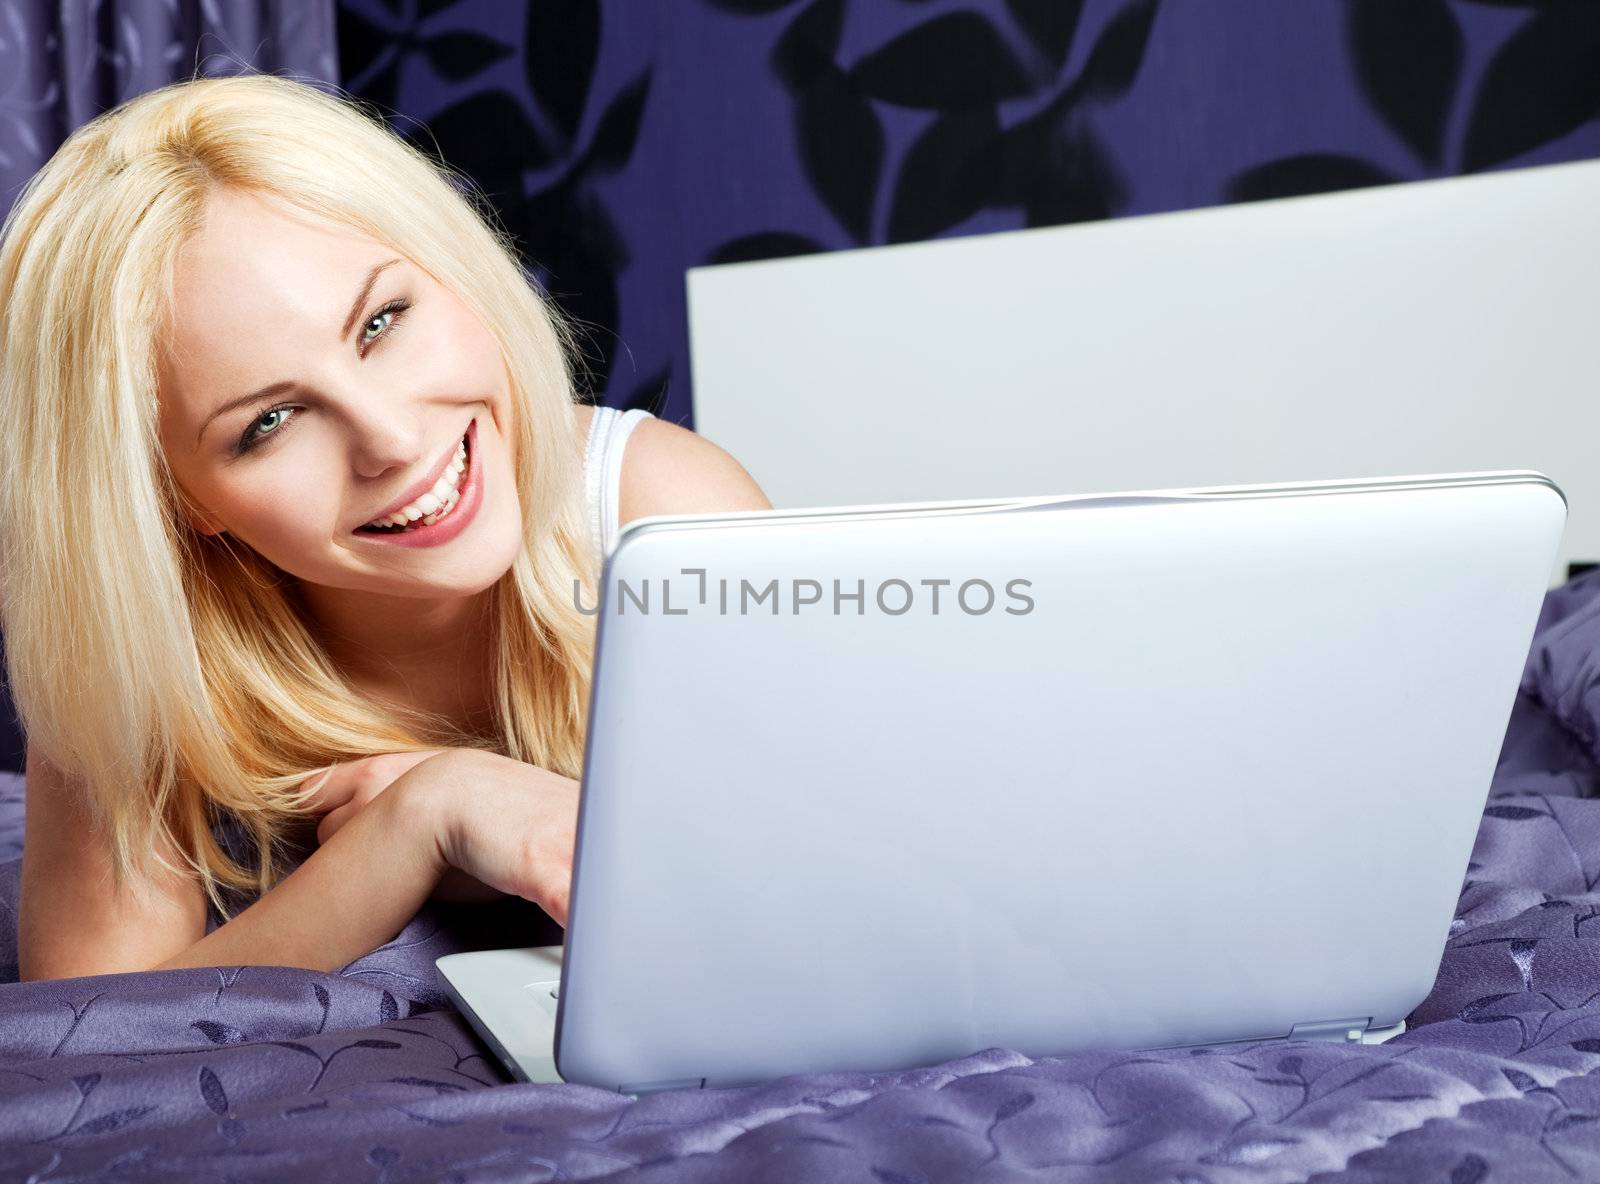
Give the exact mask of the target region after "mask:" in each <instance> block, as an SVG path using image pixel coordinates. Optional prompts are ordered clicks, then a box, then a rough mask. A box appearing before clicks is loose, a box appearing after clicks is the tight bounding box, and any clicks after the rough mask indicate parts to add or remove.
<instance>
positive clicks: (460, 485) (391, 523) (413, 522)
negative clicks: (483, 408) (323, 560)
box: [353, 419, 483, 547]
mask: <svg viewBox="0 0 1600 1184" xmlns="http://www.w3.org/2000/svg"><path fill="white" fill-rule="evenodd" d="M477 431H478V421H477V420H476V419H474V420H473V421H472V422H471V423H470V424H468V425H467V431H466V435H464V436H463V437H462V438H461V440H460V441H459V442H458V444H457V447H456V451H455V452H453V453H452V454H451V456H450V457H449V458H448V459H447V460H446V462H445V464H444V465H443V467H442V469H441V471H440V473H439V474H438V476H437V478H436V479H435V481H434V482H433V484H432V485H430V486H427V487H426V488H425V489H424V491H423V492H422V493H420V494H415V493H414V492H413V494H410V495H407V497H406V498H404V499H402V500H401V502H400V503H399V505H398V506H397V507H396V508H394V509H393V510H392V511H391V512H389V513H387V514H385V515H382V516H380V519H379V520H378V521H374V522H368V523H366V524H364V525H362V526H359V527H357V528H356V529H355V531H354V532H353V533H354V534H355V535H356V536H357V537H358V538H361V539H365V540H369V541H371V542H375V543H386V544H392V545H398V546H402V547H437V546H440V545H442V544H444V543H448V542H449V541H450V540H451V539H453V538H455V537H456V536H457V535H458V534H460V533H461V532H462V531H463V530H465V529H466V528H467V527H468V526H469V525H471V523H472V519H473V517H474V516H475V515H476V513H477V510H478V507H479V505H481V504H482V502H483V476H482V473H483V466H482V465H481V464H474V463H473V453H474V451H475V450H474V447H473V445H474V444H475V443H476V441H477ZM399 519H405V523H404V525H402V524H401V523H400V521H399ZM379 522H382V524H381V525H380V524H379Z"/></svg>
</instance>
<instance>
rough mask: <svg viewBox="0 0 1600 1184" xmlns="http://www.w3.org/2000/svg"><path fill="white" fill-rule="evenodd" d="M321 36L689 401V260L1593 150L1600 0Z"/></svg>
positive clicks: (443, 5)
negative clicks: (686, 287)
mask: <svg viewBox="0 0 1600 1184" xmlns="http://www.w3.org/2000/svg"><path fill="white" fill-rule="evenodd" d="M338 38H339V44H340V69H341V77H342V80H343V84H344V85H345V86H346V87H347V88H348V89H349V90H351V91H353V92H355V93H357V94H359V95H361V96H363V97H365V98H368V99H371V100H373V101H375V102H377V103H378V104H380V105H381V106H382V107H383V108H384V109H385V110H386V111H387V112H389V113H390V114H391V116H392V121H393V123H394V125H395V126H396V128H397V129H398V130H400V131H402V132H403V133H404V134H406V135H407V136H409V137H411V138H413V139H414V140H416V141H417V142H418V143H420V144H423V145H424V146H427V147H429V148H430V150H434V151H437V152H439V153H441V154H442V155H443V156H444V157H445V159H447V160H448V161H449V162H450V163H451V164H453V165H455V166H457V167H460V168H462V169H464V170H466V171H467V172H468V173H470V174H471V175H472V176H473V177H474V178H476V180H477V181H478V183H479V184H481V185H482V187H483V188H484V189H485V191H486V192H487V193H488V194H489V196H490V197H491V198H492V200H493V202H494V204H495V206H496V208H497V209H498V211H499V213H500V216H501V218H502V220H503V221H504V222H505V224H506V226H507V227H508V228H509V229H510V230H511V231H512V232H513V233H514V234H515V235H516V236H517V238H518V240H519V242H520V244H521V246H522V248H523V250H524V252H525V258H526V261H527V262H528V263H529V265H530V266H531V268H532V270H533V271H534V273H535V274H536V275H538V276H539V277H540V279H541V280H542V281H543V282H544V283H545V284H546V285H547V287H548V289H549V290H550V291H551V292H552V293H553V294H554V295H555V296H556V298H557V299H558V300H559V301H560V303H561V304H562V306H563V307H565V308H566V309H567V310H568V311H569V312H570V313H571V314H573V315H574V316H576V317H577V318H579V319H580V320H581V321H582V322H583V323H584V325H585V326H586V329H587V340H588V351H589V362H590V369H591V385H592V394H593V395H594V397H596V398H598V399H600V400H601V401H603V402H606V403H610V404H613V405H617V406H644V407H648V408H650V409H651V410H653V411H655V412H656V413H658V414H661V415H664V416H666V417H668V418H671V419H673V420H675V421H677V422H682V423H688V424H691V425H692V423H693V416H692V405H691V392H690V389H689V366H688V343H687V320H686V308H685V299H684V278H683V273H684V270H685V269H686V268H688V267H692V266H695V265H698V264H704V263H713V262H726V261H735V260H745V259H758V258H770V257H776V256H780V255H792V254H800V253H806V252H813V251H825V250H837V249H841V248H849V247H859V246H866V245H872V244H880V243H895V242H909V241H915V240H922V239H929V238H937V237H942V236H946V235H960V234H980V233H986V232H993V231H1002V230H1011V229H1017V228H1021V227H1029V226H1043V225H1050V224H1057V223H1065V222H1077V221H1083V220H1086V219H1094V218H1107V217H1119V216H1125V215H1130V214H1143V213H1152V212H1157V211H1163V210H1174V209H1185V208H1192V207H1197V206H1208V205H1216V204H1221V203H1227V202H1238V201H1250V200H1255V199H1260V198H1268V197H1276V196H1285V195H1291V194H1302V193H1315V192H1322V191H1327V190H1334V189H1344V188H1350V187H1354V186H1361V185H1375V184H1383V183H1387V182H1392V181H1407V180H1419V179H1423V178H1428V177H1439V176H1450V175H1455V174H1461V173H1471V172H1478V171H1482V170H1486V169H1496V168H1503V167H1517V166H1526V165H1532V164H1541V163H1550V162H1555V161H1562V160H1572V159H1580V158H1586V157H1592V156H1600V121H1597V118H1596V117H1597V115H1600V3H1573V2H1567V3H1543V4H1540V3H1532V2H1529V0H1521V2H1519V0H1294V2H1293V3H1286V2H1284V0H1212V2H1210V3H1198V2H1195V0H1188V2H1186V3H1184V2H1179V0H968V2H965V3H961V2H954V0H850V2H847V0H533V2H531V3H527V4H512V3H501V2H498V0H340V3H339V5H338ZM751 397H752V398H759V397H760V392H759V391H753V392H751Z"/></svg>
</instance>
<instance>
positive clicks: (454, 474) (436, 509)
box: [367, 441, 467, 526]
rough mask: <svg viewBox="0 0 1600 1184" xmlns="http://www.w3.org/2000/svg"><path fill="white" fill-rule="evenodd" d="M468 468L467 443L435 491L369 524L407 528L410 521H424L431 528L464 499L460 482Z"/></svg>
mask: <svg viewBox="0 0 1600 1184" xmlns="http://www.w3.org/2000/svg"><path fill="white" fill-rule="evenodd" d="M466 469H467V445H466V442H465V441H462V442H461V443H458V444H457V445H456V454H455V456H454V457H453V458H452V459H451V461H450V463H449V464H448V465H446V466H445V470H444V472H443V473H442V474H440V476H439V479H438V480H437V481H435V482H434V484H433V488H432V489H430V490H429V491H428V492H427V493H425V494H423V495H422V496H421V497H419V498H418V499H417V500H416V501H414V502H412V503H411V504H410V505H408V506H406V507H405V508H404V509H401V510H396V511H395V512H394V513H393V514H390V515H389V516H388V517H387V518H377V519H374V520H373V521H372V522H369V523H368V524H367V525H369V526H404V525H406V524H407V523H409V522H416V521H417V520H418V519H420V520H421V521H422V524H423V525H424V526H432V525H433V524H434V523H435V522H437V521H438V520H439V519H440V518H443V517H444V516H445V515H446V514H447V513H449V512H450V509H451V508H452V507H453V506H454V505H455V504H456V503H457V502H458V501H460V500H461V490H460V489H458V488H457V486H458V485H459V484H460V483H461V475H462V474H463V473H464V472H466Z"/></svg>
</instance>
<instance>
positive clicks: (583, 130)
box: [339, 0, 652, 398]
mask: <svg viewBox="0 0 1600 1184" xmlns="http://www.w3.org/2000/svg"><path fill="white" fill-rule="evenodd" d="M457 3H459V0H447V2H445V3H439V4H435V5H432V6H428V5H422V6H418V7H416V8H414V9H412V10H411V11H410V12H407V11H405V8H404V6H399V5H396V6H391V7H390V8H389V9H388V10H387V12H384V11H383V10H378V9H374V8H371V7H365V8H363V9H362V10H361V11H360V12H357V11H355V10H354V9H353V8H352V7H351V6H349V5H341V6H340V9H339V14H340V15H339V20H340V25H339V34H340V39H341V52H342V54H343V57H344V60H345V62H346V65H347V68H348V70H349V73H350V77H351V82H350V86H351V89H352V90H354V91H356V92H357V93H359V94H361V95H362V96H363V97H364V98H370V99H375V100H376V101H377V102H378V103H380V104H381V105H382V106H383V107H384V108H386V109H388V108H393V107H394V106H395V89H394V88H395V86H396V82H397V78H398V69H399V64H400V62H401V60H402V58H404V57H405V56H406V55H415V54H420V55H422V57H424V58H425V59H426V61H427V62H428V64H429V66H430V68H431V69H433V70H434V71H435V73H437V74H438V75H439V76H440V77H441V78H443V79H444V80H445V81H446V82H448V83H450V84H452V85H454V86H456V87H457V88H458V89H459V91H460V93H459V95H458V97H456V98H455V99H454V101H452V102H450V103H449V104H447V105H446V106H445V107H444V108H443V109H442V110H440V111H438V112H437V113H435V114H432V115H430V116H429V118H428V120H427V121H426V123H425V124H422V125H418V126H415V127H412V126H406V125H404V124H401V125H399V126H397V127H396V130H397V131H399V132H400V133H401V134H402V135H404V136H406V137H407V138H408V139H411V140H412V141H413V142H415V143H416V144H417V145H418V147H420V148H422V149H423V150H424V151H426V152H428V153H429V154H430V155H433V156H435V157H436V158H438V159H440V160H442V161H443V162H444V163H445V164H447V165H448V166H450V167H451V168H452V169H454V170H456V171H457V172H459V173H461V174H463V175H464V176H466V177H467V178H469V179H470V181H471V182H472V184H473V185H475V186H476V188H477V189H479V190H480V191H481V192H482V193H483V195H484V196H485V197H486V198H487V199H488V200H489V202H490V203H491V204H492V206H493V207H494V211H495V214H496V216H497V218H498V219H499V221H500V223H501V224H502V225H503V226H505V227H506V229H507V230H508V231H510V233H511V234H512V236H513V238H514V239H515V240H516V242H517V244H518V247H519V249H520V251H521V252H522V255H523V258H524V262H525V264H526V265H527V267H528V269H529V272H530V276H531V278H533V279H535V280H536V281H538V282H539V283H541V284H542V285H543V286H544V288H545V289H546V290H547V291H548V292H549V293H550V295H551V297H552V299H553V300H554V301H555V302H556V303H557V305H559V306H560V308H561V309H562V311H563V312H565V313H566V314H567V316H568V317H569V319H570V320H571V321H572V322H573V324H574V327H575V329H576V330H577V334H578V338H579V340H580V343H581V344H582V347H583V354H584V356H583V359H582V361H583V364H584V367H585V368H586V371H587V372H586V373H580V375H579V395H580V397H585V398H592V397H593V395H594V394H595V392H598V391H603V390H604V389H605V387H606V384H607V381H608V379H609V376H610V372H611V368H612V365H613V363H614V361H615V356H616V351H617V330H618V326H619V323H620V320H621V314H620V309H619V300H618V295H617V283H618V277H619V275H620V274H621V272H622V271H623V270H625V269H626V267H627V266H628V263H629V261H630V252H629V250H628V247H627V243H626V241H625V239H624V236H623V234H622V231H621V229H620V228H619V227H618V225H617V222H616V219H615V217H614V216H613V215H612V213H611V212H610V210H608V209H607V207H606V205H605V203H604V201H603V200H602V199H601V198H600V196H599V194H598V192H597V190H596V187H595V182H596V180H597V179H598V178H600V177H602V176H606V175H609V174H612V173H616V172H618V171H620V170H622V169H623V168H625V167H626V166H627V164H628V162H629V160H630V159H631V158H632V156H633V153H634V149H635V147H636V146H637V144H638V139H639V133H640V127H641V125H642V123H643V121H644V119H645V117H646V114H647V108H648V105H649V100H650V93H651V73H652V72H651V70H650V69H649V68H648V67H647V68H646V69H644V70H643V71H642V72H640V73H639V74H638V75H636V76H635V77H633V78H632V79H630V80H628V81H627V82H626V83H624V84H623V85H622V86H621V87H618V88H615V89H614V90H609V91H607V92H606V93H598V92H597V90H596V87H595V76H596V70H597V68H598V64H599V53H600V33H601V29H600V16H599V6H598V5H596V4H595V3H594V2H593V0H540V3H537V4H530V5H526V6H524V7H522V8H521V9H520V10H519V15H520V17H521V18H522V25H521V28H520V30H508V34H507V36H506V37H505V38H497V37H495V36H491V35H489V34H486V33H483V32H481V31H478V30H475V29H465V28H453V27H449V25H450V21H449V20H448V19H440V20H434V19H432V18H434V17H436V16H439V15H440V14H447V15H448V13H449V10H450V9H452V8H454V7H455V6H456V4H457ZM518 55H520V62H519V65H520V75H521V77H522V80H523V84H524V86H525V87H526V92H525V93H517V92H514V91H512V90H508V89H506V87H505V86H504V85H501V84H489V83H487V82H485V81H483V78H484V76H485V75H487V74H490V73H491V72H493V73H494V76H495V78H497V79H501V78H503V72H499V71H497V67H498V66H499V65H500V64H501V63H503V62H506V61H508V60H510V59H513V58H517V57H518ZM597 107H598V111H596V108H597ZM385 114H392V111H390V110H386V111H385Z"/></svg>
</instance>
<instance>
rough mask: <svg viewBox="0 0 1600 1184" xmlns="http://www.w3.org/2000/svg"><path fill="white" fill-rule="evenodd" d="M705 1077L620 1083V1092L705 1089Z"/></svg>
mask: <svg viewBox="0 0 1600 1184" xmlns="http://www.w3.org/2000/svg"><path fill="white" fill-rule="evenodd" d="M705 1087H706V1079H705V1078H704V1077H680V1078H678V1079H677V1080H676V1081H646V1082H643V1083H642V1084H639V1085H619V1086H617V1092H618V1093H619V1094H654V1093H660V1092H661V1091H662V1090H664V1089H705Z"/></svg>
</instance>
